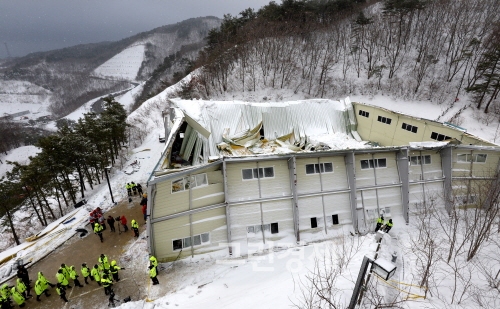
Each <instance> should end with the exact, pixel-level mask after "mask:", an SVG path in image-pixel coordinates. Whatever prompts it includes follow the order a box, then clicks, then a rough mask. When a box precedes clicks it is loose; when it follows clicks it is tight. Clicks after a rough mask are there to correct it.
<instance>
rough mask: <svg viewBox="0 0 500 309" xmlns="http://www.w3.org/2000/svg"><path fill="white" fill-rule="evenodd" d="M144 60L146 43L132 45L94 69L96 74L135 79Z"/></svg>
mask: <svg viewBox="0 0 500 309" xmlns="http://www.w3.org/2000/svg"><path fill="white" fill-rule="evenodd" d="M143 60H144V45H143V44H137V45H132V46H130V47H128V48H126V49H124V50H123V51H122V52H121V53H119V54H117V55H115V56H114V57H113V58H111V59H109V60H108V61H106V62H105V63H103V64H102V65H100V66H99V67H98V68H97V69H95V70H94V76H98V77H103V78H111V79H125V80H129V81H134V80H135V78H136V76H137V72H139V69H140V67H141V64H142V61H143Z"/></svg>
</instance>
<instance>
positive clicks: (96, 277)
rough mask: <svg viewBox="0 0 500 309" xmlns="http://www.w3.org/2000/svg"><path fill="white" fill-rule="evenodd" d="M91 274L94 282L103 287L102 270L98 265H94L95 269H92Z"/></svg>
mask: <svg viewBox="0 0 500 309" xmlns="http://www.w3.org/2000/svg"><path fill="white" fill-rule="evenodd" d="M90 274H91V275H92V277H94V280H95V281H96V282H97V284H98V285H99V286H101V270H100V269H99V266H97V264H95V265H94V268H92V270H91V271H90Z"/></svg>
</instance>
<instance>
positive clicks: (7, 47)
mask: <svg viewBox="0 0 500 309" xmlns="http://www.w3.org/2000/svg"><path fill="white" fill-rule="evenodd" d="M3 44H4V45H5V49H6V50H7V57H8V59H10V58H12V56H11V55H10V51H9V46H7V42H3Z"/></svg>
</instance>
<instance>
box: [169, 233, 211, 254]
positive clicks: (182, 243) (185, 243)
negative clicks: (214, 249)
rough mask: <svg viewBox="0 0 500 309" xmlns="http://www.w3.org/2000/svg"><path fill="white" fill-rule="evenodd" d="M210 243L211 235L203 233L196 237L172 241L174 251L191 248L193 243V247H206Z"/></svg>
mask: <svg viewBox="0 0 500 309" xmlns="http://www.w3.org/2000/svg"><path fill="white" fill-rule="evenodd" d="M209 242H210V233H203V234H198V235H194V236H193V237H185V238H179V239H174V240H172V249H173V250H174V251H175V250H181V249H184V248H190V247H191V243H192V244H193V246H201V245H206V244H207V243H209Z"/></svg>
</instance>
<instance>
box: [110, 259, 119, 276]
mask: <svg viewBox="0 0 500 309" xmlns="http://www.w3.org/2000/svg"><path fill="white" fill-rule="evenodd" d="M120 269H121V267H120V266H118V265H116V261H114V260H113V261H111V268H110V270H111V273H112V274H116V273H117V272H118V271H119V270H120Z"/></svg>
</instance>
